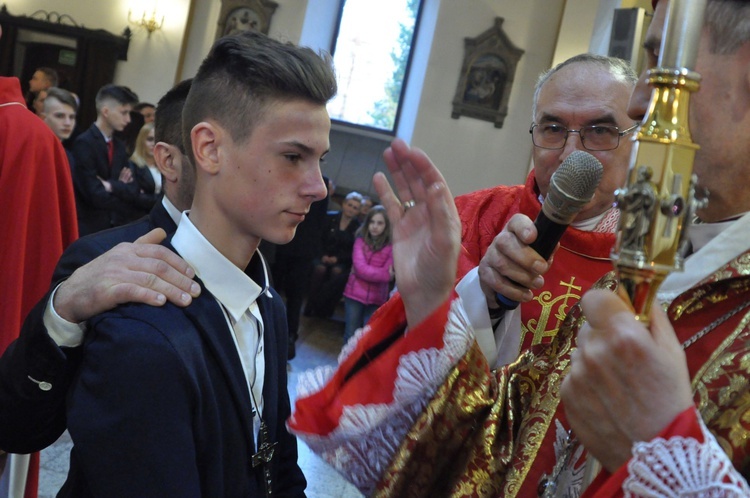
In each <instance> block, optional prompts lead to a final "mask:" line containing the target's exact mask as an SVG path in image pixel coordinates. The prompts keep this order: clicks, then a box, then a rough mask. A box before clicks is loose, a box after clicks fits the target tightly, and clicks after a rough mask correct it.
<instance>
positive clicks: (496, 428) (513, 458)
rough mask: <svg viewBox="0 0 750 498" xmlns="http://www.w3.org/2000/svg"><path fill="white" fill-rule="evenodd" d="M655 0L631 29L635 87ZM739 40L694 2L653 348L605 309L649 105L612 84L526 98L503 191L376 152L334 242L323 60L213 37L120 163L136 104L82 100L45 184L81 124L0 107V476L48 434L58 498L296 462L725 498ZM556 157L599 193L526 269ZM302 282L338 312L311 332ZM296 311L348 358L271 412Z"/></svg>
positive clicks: (594, 66) (426, 161) (556, 85)
mask: <svg viewBox="0 0 750 498" xmlns="http://www.w3.org/2000/svg"><path fill="white" fill-rule="evenodd" d="M675 1H676V0H655V1H654V16H653V19H652V22H651V24H650V27H649V30H648V33H647V35H646V41H645V48H646V52H647V55H648V59H649V67H654V66H656V64H657V61H658V58H659V51H660V46H661V42H662V40H663V38H664V37H665V29H666V28H665V26H666V25H667V24H668V23H667V17H668V16H667V14H668V9H669V8H670V4H671V3H672V2H675ZM748 25H750V2H745V1H740V0H708V1H707V7H706V14H705V22H704V26H703V29H702V31H701V33H700V42H699V44H698V50H697V63H696V67H695V70H696V71H697V72H698V73H700V74H701V75H702V81H701V89H700V91H698V92H697V93H696V94H695V95H694V96H693V98H692V100H691V106H690V126H691V130H692V135H693V138H694V140H695V141H696V142H697V143H698V144H699V145H700V149H699V150H698V152H697V153H696V157H695V164H694V173H695V174H696V177H697V181H698V185H699V186H700V187H702V188H705V189H706V190H707V191H708V192H709V193H710V194H709V198H708V203H707V204H706V205H701V206H700V207H699V209H698V210H697V211H696V215H697V219H696V221H695V222H694V223H692V224H691V226H690V227H689V230H688V235H689V238H690V253H689V254H688V255H687V257H686V260H685V268H684V271H683V272H682V273H674V274H671V275H670V276H669V277H668V278H667V279H666V280H665V282H664V284H663V286H662V288H661V290H660V293H659V294H658V296H657V301H658V302H657V303H655V304H656V305H655V306H654V307H653V310H654V311H653V315H652V317H651V320H650V322H649V323H643V322H641V321H639V320H637V319H636V317H635V315H634V313H633V311H632V309H631V308H630V307H629V306H628V304H627V303H626V302H625V301H624V300H623V299H622V298H621V296H619V295H617V294H616V293H614V292H611V290H607V289H605V288H606V287H607V285H609V286H610V287H611V286H612V285H610V284H611V283H612V277H611V276H608V272H609V270H610V269H611V266H612V265H611V262H610V260H609V254H610V251H611V249H612V246H613V244H614V243H615V238H616V232H617V227H618V218H619V211H618V210H617V209H616V208H613V207H612V206H613V201H614V199H615V191H616V189H618V188H620V187H621V186H623V184H624V182H625V179H626V177H627V174H628V168H629V165H630V157H631V152H632V148H633V143H634V142H633V140H631V137H632V133H634V132H635V131H636V130H637V124H638V123H639V122H641V120H642V119H643V118H644V116H645V115H646V113H647V111H648V106H649V102H650V98H651V91H650V86H649V85H648V81H647V75H646V74H645V73H644V75H642V76H641V77H640V78H639V77H638V76H637V75H636V74H635V73H634V72H633V70H632V68H630V66H629V64H628V63H627V62H624V61H622V60H619V59H616V58H612V57H604V56H598V55H592V54H581V55H577V56H574V57H572V58H570V59H568V60H566V61H565V62H562V63H560V64H558V65H556V66H555V67H553V68H551V69H549V70H548V71H546V72H544V73H543V74H542V75H540V77H539V79H538V81H537V84H536V88H535V92H534V99H533V105H532V109H531V117H532V125H531V127H530V130H529V131H530V146H531V147H532V151H533V152H532V159H533V169H532V171H531V173H530V174H529V175H528V178H527V181H526V183H525V184H524V185H518V186H496V187H492V188H489V189H485V190H482V191H478V192H474V193H469V194H465V195H462V196H459V197H457V198H455V199H454V198H453V196H452V195H451V193H450V190H449V188H448V186H447V185H446V183H445V180H444V179H443V177H442V175H441V173H440V172H439V170H438V168H437V167H436V166H435V165H434V163H433V162H432V160H431V159H430V158H429V157H428V156H427V155H426V154H425V153H424V152H423V151H421V150H419V149H417V148H413V147H411V146H410V145H409V144H407V143H405V142H404V141H402V140H400V139H395V140H394V141H393V142H392V144H391V146H390V147H389V148H388V149H387V150H386V151H385V152H384V159H385V162H386V165H387V167H388V170H389V173H390V180H391V181H392V185H391V184H390V183H389V182H388V179H387V178H386V176H385V175H384V174H382V173H378V174H376V175H375V178H374V180H373V182H374V185H375V189H376V191H377V195H378V198H379V199H380V202H381V203H382V205H369V204H368V205H367V207H366V208H365V209H362V208H363V207H364V206H365V204H366V203H365V200H364V199H363V198H362V196H361V195H360V194H357V193H356V192H353V193H350V194H349V195H348V196H347V197H346V198H345V199H344V201H343V202H342V207H341V210H340V211H335V212H331V213H326V207H327V199H328V197H329V194H330V192H329V190H330V188H329V185H328V181H327V179H326V180H324V178H323V177H322V175H321V170H320V163H321V160H322V159H323V157H324V156H325V155H326V153H327V152H328V149H329V147H330V144H329V138H328V137H329V132H330V126H331V123H330V119H329V116H328V112H327V110H326V103H327V102H328V101H329V100H330V99H331V98H332V97H333V96H334V95H335V93H336V79H335V76H334V69H333V67H332V62H331V59H330V57H328V56H326V55H324V54H317V53H315V52H313V51H312V50H310V49H306V48H302V47H297V46H294V45H293V44H289V43H281V42H278V41H275V40H273V39H271V38H268V37H267V36H265V35H262V34H259V33H255V32H243V33H239V34H235V35H230V36H226V37H224V38H220V39H219V40H217V42H216V43H215V44H214V46H213V47H212V49H211V51H210V53H209V54H208V56H207V57H206V59H205V60H204V61H203V63H202V64H201V66H200V68H199V70H198V72H197V75H196V76H195V78H193V79H191V80H187V81H185V82H182V83H180V84H178V85H177V86H175V88H173V89H171V90H170V91H169V92H167V93H166V94H165V95H164V97H163V98H162V99H161V100H160V101H159V102H158V103H157V105H156V106H155V120H154V122H153V124H151V123H146V124H144V125H143V127H142V128H140V129H139V133H138V137H137V139H136V141H135V145H134V151H133V152H132V155H131V154H128V153H127V152H126V148H125V145H124V144H123V143H122V142H120V141H119V140H118V139H117V138H116V137H115V136H114V134H115V132H117V131H122V130H123V129H124V128H125V126H127V124H128V123H129V122H130V112H131V111H132V110H133V107H134V106H135V105H137V103H138V98H137V96H136V95H135V94H134V93H133V92H132V91H130V90H129V89H128V88H126V87H122V86H117V85H107V86H105V87H103V88H102V89H101V90H100V91H99V93H98V94H97V96H96V107H97V119H96V121H95V123H94V124H92V125H91V127H90V128H89V129H88V130H86V131H85V132H83V133H81V134H80V135H79V136H78V137H77V138H76V139H75V141H74V143H73V144H72V158H73V161H71V162H69V161H68V159H67V157H66V155H65V151H64V148H63V145H62V141H64V140H66V139H67V138H68V137H69V136H70V133H71V128H72V127H73V125H72V123H71V121H72V120H74V117H75V110H76V106H77V102H76V100H75V99H74V98H73V99H71V98H70V97H71V96H70V95H68V94H65V93H63V92H62V91H58V89H56V88H55V87H54V85H53V84H50V86H49V87H47V88H44V91H45V92H46V95H45V97H44V101H43V103H42V106H41V107H40V109H41V111H40V116H41V117H43V119H44V121H42V120H40V119H38V118H37V117H35V116H34V115H33V113H32V112H30V111H29V109H28V108H27V105H28V103H29V99H27V98H24V96H23V95H22V93H21V89H20V84H19V82H18V80H17V79H15V78H0V104H1V105H2V107H0V121H2V122H3V123H5V124H4V125H0V130H1V131H0V202H1V203H3V204H5V203H8V204H7V205H6V207H7V212H9V213H14V214H13V217H12V218H11V223H9V224H8V225H7V228H4V229H3V231H4V232H5V233H4V234H3V235H4V240H13V241H14V243H13V244H3V245H2V246H0V247H2V249H0V255H1V256H2V259H1V260H2V262H3V265H4V271H3V272H2V277H1V280H0V282H1V284H0V288H2V289H3V292H4V296H9V297H12V299H10V298H8V299H3V300H2V301H1V302H0V312H1V315H0V316H1V317H2V320H3V323H4V326H5V327H4V330H3V335H2V337H0V338H1V339H2V342H0V347H1V348H2V350H3V351H4V353H3V355H2V357H1V358H0V449H2V450H3V451H7V452H10V453H15V454H28V453H31V452H34V451H38V450H40V449H42V448H44V447H46V446H47V445H49V444H50V443H52V442H53V441H54V440H55V439H56V438H57V437H58V436H59V435H60V433H62V431H64V430H65V429H67V430H69V432H70V434H71V437H72V439H73V444H74V446H73V450H72V453H71V461H70V472H69V475H68V479H67V481H66V483H65V485H64V486H63V488H62V490H61V491H60V496H76V497H79V496H133V495H135V496H272V495H279V496H304V489H305V486H306V480H305V476H304V475H303V474H302V471H301V470H300V467H299V465H298V462H297V441H296V438H297V437H299V438H300V439H302V440H304V441H305V442H306V443H307V444H308V445H309V446H310V447H311V448H312V449H313V450H314V451H316V452H318V453H320V454H321V456H322V457H323V458H324V459H325V460H327V461H328V462H329V463H330V464H331V465H333V466H334V467H335V468H337V469H338V470H339V471H340V472H341V473H342V474H344V475H345V476H346V478H347V479H349V480H350V481H351V482H353V483H354V484H355V485H357V487H358V488H359V489H360V490H361V491H362V492H363V493H365V494H367V495H368V496H509V497H512V496H518V497H526V496H575V497H577V496H582V495H585V496H587V497H591V496H596V497H608V496H622V495H625V496H728V497H735V496H736V497H740V496H750V487H749V486H748V483H747V481H746V476H747V475H748V467H747V461H748V458H747V455H748V454H749V453H750V446H748V442H749V441H750V437H748V435H749V430H750V422H748V421H749V420H750V407H748V403H747V396H748V393H749V392H750V376H749V375H748V371H747V362H746V357H747V355H748V345H749V344H750V340H748V335H749V334H750V311H748V306H749V305H748V303H750V300H749V299H748V290H750V277H749V276H748V275H750V267H749V266H748V265H749V261H750V256H749V254H750V247H749V246H748V239H747V237H746V236H743V235H742V234H743V233H744V234H746V233H747V225H748V223H750V217H749V216H748V212H750V195H748V184H747V182H743V181H738V179H741V178H745V177H746V176H747V169H748V166H747V161H746V157H747V156H748V152H750V151H749V150H747V149H748V148H750V141H748V140H747V138H746V137H745V136H744V130H745V129H746V127H745V126H744V125H745V124H748V125H750V103H749V102H750V98H748V95H750V90H748V87H747V81H748V74H747V71H748V68H750V30H748V29H747V26H748ZM696 36H698V35H697V34H696ZM39 72H40V74H41V75H44V71H41V70H40V71H39ZM35 78H36V73H35ZM39 79H42V76H40V77H39ZM35 88H37V87H35ZM39 88H41V87H39ZM35 91H36V92H37V95H36V96H35V97H34V100H36V99H38V98H39V95H38V93H39V92H41V91H42V90H35ZM32 103H33V102H32ZM148 108H149V106H148V105H146V106H144V109H146V110H147V112H148ZM151 108H152V109H154V108H153V106H151ZM145 120H146V118H145V117H144V121H145ZM10 123H13V126H10V125H9V124H10ZM45 123H47V125H48V127H47V126H45ZM19 124H21V125H19ZM48 128H49V129H48ZM50 129H51V130H52V131H50ZM552 132H554V133H552ZM581 150H582V151H586V152H587V153H589V154H591V155H592V156H594V157H595V158H596V159H598V160H599V161H600V162H601V163H602V165H603V166H604V169H603V177H602V180H601V182H600V183H599V186H598V189H597V191H596V193H595V194H594V196H593V198H592V200H591V201H590V202H588V203H587V204H586V205H585V206H584V207H583V209H582V210H581V211H580V212H579V213H578V215H577V216H576V218H575V220H574V222H573V223H572V225H571V226H570V227H569V228H568V229H567V230H566V231H565V233H564V234H563V236H562V238H561V239H560V243H559V247H558V248H557V250H556V252H555V254H554V256H553V257H552V258H551V259H550V260H544V259H543V258H542V257H540V256H539V254H537V253H536V251H534V249H533V248H532V244H533V243H534V241H535V240H536V239H537V238H538V237H539V236H540V234H539V233H537V228H536V226H535V224H534V222H533V220H534V219H535V217H536V216H537V214H538V213H539V211H540V208H541V205H542V202H543V200H544V199H545V197H546V196H547V194H548V193H549V190H550V181H551V178H552V175H553V173H554V172H555V171H556V170H557V168H558V166H559V165H560V164H561V163H562V162H563V161H564V160H565V158H566V157H568V156H569V155H570V154H571V153H572V152H574V151H581ZM19 164H23V165H24V168H19V167H18V165H19ZM290 166H293V167H290ZM11 206H12V207H11ZM144 213H147V214H146V215H145V216H144V217H141V218H140V219H137V220H136V221H134V222H133V221H132V220H133V219H135V218H137V217H138V216H139V215H142V214H144ZM313 213H317V214H316V215H314V216H313ZM303 220H304V222H303ZM129 221H130V223H128V222H129ZM306 224H308V228H306V229H305V230H306V231H308V236H309V237H310V239H308V240H310V241H311V242H310V243H309V244H308V245H309V246H311V247H312V248H313V249H315V252H313V251H306V252H304V254H302V252H300V253H292V252H287V253H284V251H283V249H282V250H281V251H278V252H277V254H276V257H275V261H274V263H273V265H270V264H268V263H267V262H266V260H265V258H264V256H263V254H262V253H261V252H260V251H259V250H258V247H259V245H260V242H261V241H268V242H270V243H272V244H274V245H275V246H277V247H278V248H284V247H285V246H286V245H287V244H289V243H290V242H292V244H293V240H295V232H298V235H301V234H302V233H303V230H302V227H304V226H305V225H306ZM79 232H80V234H81V235H83V236H82V237H80V238H78V235H79ZM42 235H43V240H42V239H40V236H42ZM313 241H314V242H313ZM290 247H293V246H291V245H290ZM28 254H34V256H35V257H34V258H28V257H27V256H28ZM30 259H33V261H29V260H30ZM286 265H289V266H290V268H291V266H292V265H295V266H294V268H295V270H294V271H295V272H299V273H298V274H296V275H295V274H294V273H290V272H289V271H288V268H285V267H286ZM285 271H287V273H286V274H285ZM272 276H273V278H272ZM394 279H395V284H396V286H397V289H398V292H397V293H396V294H395V295H394V296H393V297H392V298H391V299H387V298H388V294H389V290H390V287H391V286H392V285H393V283H394ZM272 280H277V281H278V282H279V287H280V289H282V290H283V291H284V293H285V295H286V298H287V303H288V304H289V307H288V309H285V307H284V305H283V302H282V299H281V296H280V295H279V294H278V293H277V292H276V290H275V288H274V287H275V283H274V282H272ZM300 282H301V284H300ZM325 285H329V286H330V287H331V289H333V290H332V291H331V295H333V296H336V297H334V298H333V299H332V300H331V301H327V302H325V303H321V302H318V301H317V298H319V297H320V295H321V294H322V292H321V290H322V289H323V288H324V286H325ZM305 288H307V289H315V292H314V293H309V295H308V299H307V305H308V308H306V310H305V313H307V314H311V315H319V316H326V314H327V313H329V311H330V308H327V307H328V306H330V305H331V303H334V305H335V303H338V302H339V301H340V299H341V296H342V295H343V297H344V303H345V310H346V313H345V315H346V330H345V338H346V340H347V343H346V345H345V347H344V349H343V351H342V354H341V356H340V359H339V365H338V366H337V367H336V368H332V367H325V368H321V369H316V370H315V371H313V372H310V373H309V374H308V375H307V376H306V377H304V378H302V379H300V381H299V384H300V388H301V392H300V395H299V397H298V399H297V402H296V405H295V407H294V409H292V407H291V405H290V401H289V395H288V392H287V361H288V359H289V358H290V357H292V356H293V355H294V347H293V345H294V339H295V337H296V335H297V333H298V327H299V315H300V310H301V307H302V302H303V301H304V299H305V296H304V293H305ZM9 289H14V292H12V293H10V292H8V290H9ZM334 291H335V292H334ZM498 294H501V295H503V296H505V297H507V298H508V299H511V300H514V301H517V302H519V303H520V305H519V306H518V307H517V308H515V309H508V308H507V307H506V306H503V305H502V303H501V302H499V301H498V298H497V295H498ZM313 298H315V299H313ZM386 301H387V302H386ZM290 310H291V313H292V314H293V315H296V316H290ZM295 320H296V321H295ZM30 465H31V469H32V471H31V472H29V473H28V476H29V478H28V480H27V482H26V489H27V491H29V490H32V494H31V495H28V496H33V489H34V488H35V481H34V472H33V469H34V461H33V459H32V461H31V464H30ZM600 466H601V470H600Z"/></svg>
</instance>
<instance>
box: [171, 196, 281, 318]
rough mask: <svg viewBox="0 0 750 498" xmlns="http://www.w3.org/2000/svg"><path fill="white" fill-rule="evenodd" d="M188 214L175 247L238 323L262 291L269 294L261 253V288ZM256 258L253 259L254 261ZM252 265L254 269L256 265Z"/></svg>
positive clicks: (266, 272)
mask: <svg viewBox="0 0 750 498" xmlns="http://www.w3.org/2000/svg"><path fill="white" fill-rule="evenodd" d="M187 214H188V211H186V212H185V213H183V216H182V218H181V219H180V224H179V226H178V227H177V231H176V232H175V234H174V237H173V238H172V246H173V247H174V248H175V249H176V250H177V252H178V253H179V254H180V256H182V258H183V259H184V260H185V261H187V263H188V264H189V265H190V266H192V267H193V269H194V270H195V274H196V276H197V277H198V278H200V279H201V280H202V281H203V284H204V285H205V287H206V289H208V291H209V292H211V294H212V295H213V296H214V297H215V298H216V299H217V300H218V301H219V302H220V303H221V304H222V305H223V306H224V308H226V310H227V312H228V313H229V315H230V316H231V317H232V319H233V320H234V321H235V322H236V321H237V320H239V319H240V317H241V316H242V315H243V314H244V313H245V312H246V311H247V310H248V309H249V308H250V305H251V304H252V303H253V302H255V300H256V299H258V297H259V296H260V294H261V293H262V292H268V270H267V268H266V262H265V260H264V259H263V256H261V255H260V252H258V251H256V254H257V256H258V257H259V258H260V259H259V261H260V265H261V267H262V273H259V272H254V274H255V275H257V276H259V277H260V278H262V279H263V282H262V284H263V286H262V287H261V286H260V285H258V284H257V283H256V282H255V281H253V279H252V278H250V277H249V276H248V275H247V274H246V273H245V272H244V271H242V270H240V269H239V268H237V267H236V266H235V265H234V264H233V263H232V262H231V261H229V260H228V259H227V258H226V257H225V256H224V255H223V254H221V253H220V252H219V251H218V250H217V249H216V248H215V247H214V246H212V245H211V243H210V242H209V241H208V240H207V239H206V238H205V237H204V236H203V234H201V233H200V231H198V229H197V228H196V227H195V225H193V223H192V222H191V221H190V217H189V216H188V215H187ZM255 259H256V258H255V257H253V260H255ZM250 266H253V262H251V264H250ZM256 278H257V277H256Z"/></svg>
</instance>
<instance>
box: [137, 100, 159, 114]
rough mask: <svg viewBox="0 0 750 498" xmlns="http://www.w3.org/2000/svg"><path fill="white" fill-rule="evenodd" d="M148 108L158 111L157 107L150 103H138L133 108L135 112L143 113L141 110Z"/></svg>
mask: <svg viewBox="0 0 750 498" xmlns="http://www.w3.org/2000/svg"><path fill="white" fill-rule="evenodd" d="M146 107H153V108H154V109H156V106H155V105H154V104H152V103H150V102H138V103H137V104H136V105H134V106H133V110H134V111H138V112H141V110H142V109H145V108H146Z"/></svg>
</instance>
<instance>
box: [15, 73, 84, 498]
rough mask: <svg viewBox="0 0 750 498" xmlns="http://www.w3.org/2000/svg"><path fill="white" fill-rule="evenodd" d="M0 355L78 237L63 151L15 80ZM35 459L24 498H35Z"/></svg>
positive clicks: (45, 289) (71, 187)
mask: <svg viewBox="0 0 750 498" xmlns="http://www.w3.org/2000/svg"><path fill="white" fill-rule="evenodd" d="M0 212H1V213H2V220H3V221H2V223H1V224H0V241H1V242H0V261H1V262H2V265H3V267H2V271H1V272H0V293H1V295H2V299H0V323H2V324H3V325H2V328H0V352H3V351H5V349H6V348H7V347H8V344H10V343H11V342H12V341H13V340H14V339H15V338H16V337H18V333H19V331H20V329H21V324H22V323H23V320H24V318H25V317H26V314H27V313H28V312H29V311H30V310H31V308H32V307H33V306H34V304H36V302H37V301H39V299H41V298H42V296H43V295H44V294H45V293H46V292H47V290H48V288H49V285H50V280H51V278H52V272H53V270H54V268H55V265H56V264H57V260H58V259H59V258H60V256H61V255H62V252H63V250H64V249H65V248H66V247H67V246H68V244H70V243H71V242H73V241H74V240H75V239H76V238H77V237H78V223H77V221H76V209H75V198H74V195H73V183H72V180H71V177H70V168H69V167H68V159H67V157H66V155H65V150H64V149H63V147H62V144H61V143H60V141H59V140H58V139H57V137H55V135H54V134H53V133H52V130H50V129H49V128H48V127H47V125H45V124H44V122H43V121H42V120H41V119H39V118H38V117H37V116H36V115H34V113H32V112H31V111H29V110H28V109H27V108H26V105H25V104H24V99H23V95H22V94H21V85H20V83H19V81H18V79H17V78H0ZM37 472H38V459H37V460H36V462H34V460H32V468H31V469H30V470H29V483H28V484H27V487H26V497H30V496H36V490H37V483H36V482H37Z"/></svg>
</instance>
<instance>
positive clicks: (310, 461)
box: [39, 315, 362, 498]
mask: <svg viewBox="0 0 750 498" xmlns="http://www.w3.org/2000/svg"><path fill="white" fill-rule="evenodd" d="M340 318H341V316H340V315H335V316H334V318H332V319H323V318H308V317H302V320H301V323H300V338H299V340H298V342H297V356H296V357H295V358H294V359H293V360H292V361H290V362H289V366H288V369H289V394H290V396H291V397H292V400H293V399H294V396H295V394H296V386H297V377H298V375H299V373H300V372H302V371H304V370H307V369H310V368H313V367H315V366H318V365H324V364H335V363H336V357H337V355H338V352H339V350H340V349H341V345H342V337H343V334H344V323H343V321H341V319H340ZM298 444H299V465H300V467H301V468H302V472H304V474H305V477H306V478H307V496H308V497H310V498H359V497H361V496H362V494H361V493H359V491H357V489H356V488H355V487H354V486H352V485H351V484H349V483H348V482H347V481H346V480H344V479H343V478H342V477H341V476H340V475H339V474H338V473H337V472H336V471H335V470H333V468H331V467H330V466H329V465H328V464H326V463H325V462H323V461H322V460H321V459H320V458H319V457H318V456H317V455H315V454H313V453H312V452H311V451H310V450H309V449H308V447H307V446H306V445H305V444H304V443H302V442H299V443H298ZM71 446H72V442H71V440H70V436H69V435H68V433H67V432H66V433H65V434H63V435H62V436H61V437H60V439H59V440H58V441H57V442H56V443H55V444H53V445H52V446H50V447H49V448H47V449H45V450H44V451H43V452H42V455H41V471H40V474H39V498H53V497H54V496H55V495H56V494H57V491H58V490H59V489H60V487H61V486H62V484H63V483H64V482H65V477H66V475H67V473H68V454H69V452H70V447H71Z"/></svg>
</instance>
